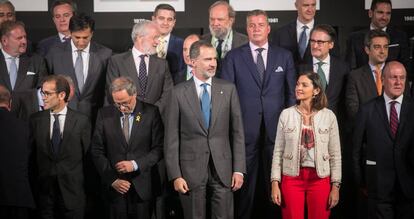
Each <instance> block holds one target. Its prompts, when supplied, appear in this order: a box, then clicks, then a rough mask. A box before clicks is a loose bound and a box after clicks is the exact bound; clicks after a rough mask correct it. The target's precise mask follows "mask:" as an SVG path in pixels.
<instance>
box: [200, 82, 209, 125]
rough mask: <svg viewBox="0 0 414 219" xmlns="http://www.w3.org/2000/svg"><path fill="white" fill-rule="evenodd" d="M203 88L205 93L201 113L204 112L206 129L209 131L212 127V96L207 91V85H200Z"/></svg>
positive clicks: (202, 98)
mask: <svg viewBox="0 0 414 219" xmlns="http://www.w3.org/2000/svg"><path fill="white" fill-rule="evenodd" d="M200 86H201V87H202V88H203V93H202V94H201V111H202V112H203V116H204V122H205V125H206V128H207V129H208V127H209V125H210V96H209V95H208V91H207V86H208V84H207V83H204V84H201V85H200Z"/></svg>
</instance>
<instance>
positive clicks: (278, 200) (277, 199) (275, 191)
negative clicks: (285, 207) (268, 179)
mask: <svg viewBox="0 0 414 219" xmlns="http://www.w3.org/2000/svg"><path fill="white" fill-rule="evenodd" d="M272 201H273V203H275V204H277V205H279V206H280V205H281V204H282V193H281V192H280V188H279V182H278V181H276V180H275V181H273V182H272Z"/></svg>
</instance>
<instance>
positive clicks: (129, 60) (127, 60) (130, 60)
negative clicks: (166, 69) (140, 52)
mask: <svg viewBox="0 0 414 219" xmlns="http://www.w3.org/2000/svg"><path fill="white" fill-rule="evenodd" d="M123 63H124V66H125V69H126V71H127V72H126V74H127V75H126V76H129V77H130V78H131V79H132V80H134V82H135V85H136V86H137V90H141V86H140V84H139V81H138V69H137V68H136V67H135V61H134V56H133V55H132V51H129V52H128V53H127V54H126V55H125V57H124V60H123ZM122 74H123V73H122V72H121V75H122Z"/></svg>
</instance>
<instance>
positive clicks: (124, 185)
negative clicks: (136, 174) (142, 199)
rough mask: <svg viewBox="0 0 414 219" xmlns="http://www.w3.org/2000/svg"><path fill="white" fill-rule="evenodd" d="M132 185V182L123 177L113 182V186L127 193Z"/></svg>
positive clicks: (120, 191) (118, 190)
mask: <svg viewBox="0 0 414 219" xmlns="http://www.w3.org/2000/svg"><path fill="white" fill-rule="evenodd" d="M130 187H131V183H130V182H128V181H126V180H123V179H117V180H115V181H114V182H113V183H112V188H114V189H115V190H116V191H117V192H119V193H121V194H125V193H127V192H128V190H129V188H130Z"/></svg>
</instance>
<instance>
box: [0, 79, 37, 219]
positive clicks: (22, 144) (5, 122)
mask: <svg viewBox="0 0 414 219" xmlns="http://www.w3.org/2000/svg"><path fill="white" fill-rule="evenodd" d="M10 108H11V95H10V92H9V91H8V90H7V88H6V87H4V86H2V85H0V130H1V132H0V142H1V147H0V182H1V184H0V185H1V186H0V217H1V218H14V219H28V218H29V213H30V209H33V208H34V207H35V204H34V200H33V195H32V191H31V188H30V183H29V155H30V143H29V134H30V133H29V126H28V124H27V123H25V122H23V121H22V120H19V119H17V118H16V117H15V116H14V115H13V113H11V112H9V111H10Z"/></svg>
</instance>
